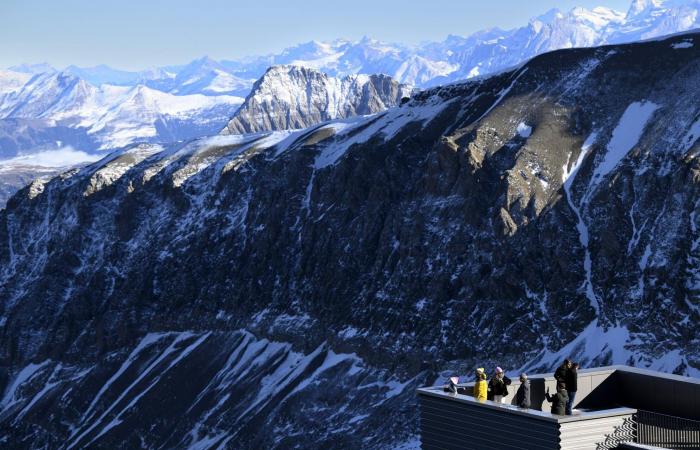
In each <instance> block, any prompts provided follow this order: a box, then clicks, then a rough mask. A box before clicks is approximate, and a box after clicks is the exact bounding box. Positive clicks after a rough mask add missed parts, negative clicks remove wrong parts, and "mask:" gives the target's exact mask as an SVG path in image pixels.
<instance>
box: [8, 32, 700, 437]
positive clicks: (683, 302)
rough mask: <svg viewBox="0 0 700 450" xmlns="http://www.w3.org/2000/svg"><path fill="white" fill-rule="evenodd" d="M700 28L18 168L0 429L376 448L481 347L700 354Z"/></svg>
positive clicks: (645, 358)
mask: <svg viewBox="0 0 700 450" xmlns="http://www.w3.org/2000/svg"><path fill="white" fill-rule="evenodd" d="M699 50H700V35H698V34H689V35H686V36H678V37H674V38H672V39H668V40H664V41H658V42H648V43H644V44H634V45H627V46H613V47H603V48H597V49H577V50H567V51H558V52H554V53H549V54H546V55H543V56H540V57H537V58H535V59H534V60H532V61H530V62H529V63H527V64H525V65H524V66H522V67H520V68H518V69H516V70H514V71H511V72H507V73H502V74H500V75H498V76H495V77H492V78H489V79H483V80H478V81H473V82H467V83H462V84H455V85H450V86H446V87H443V88H436V89H433V90H430V91H426V92H422V93H419V94H417V95H415V96H414V97H413V99H412V100H411V101H410V102H409V103H407V104H405V105H402V106H400V107H397V108H392V109H389V110H388V111H385V112H382V113H378V114H376V115H374V116H371V117H364V118H362V117H361V118H352V119H347V120H341V121H336V122H332V123H326V124H322V125H318V126H315V127H312V128H309V129H306V130H303V131H296V132H274V133H268V134H257V135H248V136H218V137H215V138H210V139H201V140H198V141H194V142H191V143H188V144H180V145H173V146H168V147H161V146H157V145H142V146H138V147H135V148H132V149H130V150H128V151H124V152H118V153H115V154H113V155H111V156H110V157H109V158H106V159H104V160H102V161H101V162H98V163H95V164H93V165H90V166H87V167H85V168H83V169H80V170H74V171H72V172H68V173H64V174H62V175H61V176H59V177H56V178H54V179H53V180H51V181H49V182H43V183H42V182H35V183H33V184H32V185H31V186H29V187H27V188H25V189H23V190H22V191H20V192H19V193H18V194H17V195H16V196H15V197H13V198H12V199H11V200H10V201H9V202H8V206H7V208H6V210H4V211H2V212H0V269H1V271H0V299H2V303H1V307H2V310H1V313H2V315H1V318H0V324H1V326H2V328H0V363H1V367H2V378H1V381H0V383H1V384H0V387H2V390H3V397H2V400H1V401H0V406H1V408H2V410H1V412H0V423H1V425H0V433H1V435H2V437H1V438H0V439H2V442H3V443H4V444H6V445H11V446H13V447H15V448H42V447H49V448H81V447H91V448H133V447H141V448H160V447H165V448H172V447H174V448H186V447H190V448H217V447H223V448H244V449H245V448H250V449H253V448H293V447H295V446H296V447H321V448H391V447H393V446H396V445H398V444H400V443H402V442H407V441H410V440H411V439H413V436H414V435H415V433H416V432H417V414H418V411H417V407H416V404H415V400H414V395H413V391H414V388H415V387H416V386H418V385H421V384H424V383H433V382H439V381H440V380H441V379H444V378H442V377H444V376H446V375H452V374H454V373H460V372H462V373H466V372H471V370H472V369H473V367H474V365H475V364H477V363H478V364H480V365H490V364H493V363H498V364H499V365H501V366H504V367H506V368H508V369H509V370H512V371H516V370H519V369H526V370H535V369H549V368H552V367H553V366H554V365H555V364H556V363H558V361H559V359H560V358H561V357H563V356H565V355H566V356H573V357H574V358H576V359H577V360H579V361H581V363H582V365H584V366H593V365H599V364H608V363H628V364H636V365H640V366H645V367H652V368H655V369H661V370H666V371H673V372H677V373H685V374H695V375H698V373H699V371H700V355H699V354H698V348H700V346H699V345H698V344H699V342H698V339H699V338H698V335H697V332H696V331H697V330H696V324H697V321H698V320H699V319H700V272H699V271H698V261H699V260H700V244H699V243H700V231H699V230H700V218H699V216H698V211H699V210H700V195H699V187H700V186H699V184H698V183H699V181H698V180H699V179H700V178H699V174H700V165H699V164H700V163H699V160H698V154H699V153H698V152H699V151H700V144H699V143H698V138H699V137H700V105H698V103H697V101H696V99H695V95H694V93H696V92H698V88H700V70H699V69H700V51H699ZM652 60H653V61H654V62H653V64H650V61H652Z"/></svg>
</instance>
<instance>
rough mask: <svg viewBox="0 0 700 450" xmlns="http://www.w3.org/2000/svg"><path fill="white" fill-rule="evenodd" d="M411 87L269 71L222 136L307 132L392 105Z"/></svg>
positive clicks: (290, 69) (377, 78) (383, 80)
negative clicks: (278, 131) (292, 130)
mask: <svg viewBox="0 0 700 450" xmlns="http://www.w3.org/2000/svg"><path fill="white" fill-rule="evenodd" d="M411 92H412V88H411V87H409V86H407V85H405V84H400V83H398V82H396V81H394V80H392V79H391V77H389V76H387V75H350V76H347V77H345V78H336V77H330V76H328V75H326V74H325V73H322V72H319V71H317V70H314V69H307V68H303V67H296V66H273V67H271V68H270V69H268V70H267V72H265V75H263V76H262V77H261V78H260V79H259V80H258V81H256V82H255V85H254V86H253V89H252V91H251V93H250V94H249V95H248V97H247V98H246V99H245V102H244V103H243V105H241V107H240V108H239V109H238V111H236V113H235V115H234V116H233V117H232V118H231V121H230V122H229V123H228V125H227V126H226V128H225V129H224V130H223V134H244V133H256V132H261V131H273V130H290V129H301V128H307V127H310V126H312V125H316V124H318V123H320V122H324V121H328V120H333V119H343V118H348V117H354V116H359V115H367V114H374V113H377V112H379V111H384V110H385V109H387V108H389V107H392V106H396V105H398V104H399V103H400V102H401V99H402V98H404V97H409V96H410V95H411Z"/></svg>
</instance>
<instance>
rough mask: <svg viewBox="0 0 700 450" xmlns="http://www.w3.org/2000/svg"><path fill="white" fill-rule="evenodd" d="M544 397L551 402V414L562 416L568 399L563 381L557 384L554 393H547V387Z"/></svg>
mask: <svg viewBox="0 0 700 450" xmlns="http://www.w3.org/2000/svg"><path fill="white" fill-rule="evenodd" d="M544 397H545V398H546V399H547V401H548V402H550V403H551V404H552V414H557V415H559V416H563V415H564V414H565V413H566V402H567V401H569V396H568V395H567V393H566V384H565V383H561V384H559V386H557V393H556V394H554V395H549V388H547V392H545V394H544Z"/></svg>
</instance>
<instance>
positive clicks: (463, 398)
mask: <svg viewBox="0 0 700 450" xmlns="http://www.w3.org/2000/svg"><path fill="white" fill-rule="evenodd" d="M418 394H420V395H425V396H429V397H436V398H442V399H446V400H450V401H455V402H460V403H467V404H470V405H473V406H476V407H481V408H488V409H492V410H497V411H501V412H507V413H509V414H517V415H521V416H526V417H530V418H534V419H537V420H544V421H547V422H553V423H567V422H581V421H584V420H593V419H601V418H605V417H615V416H625V415H631V414H634V413H636V412H637V410H636V409H634V408H611V409H603V410H598V411H582V412H580V413H578V414H575V415H572V416H559V415H554V414H550V413H548V412H544V411H539V410H537V409H524V408H518V407H517V406H515V405H510V404H506V403H496V402H492V401H490V400H484V401H479V400H475V399H474V397H472V396H471V395H462V394H454V393H451V392H444V390H443V387H442V386H434V387H424V388H419V389H418Z"/></svg>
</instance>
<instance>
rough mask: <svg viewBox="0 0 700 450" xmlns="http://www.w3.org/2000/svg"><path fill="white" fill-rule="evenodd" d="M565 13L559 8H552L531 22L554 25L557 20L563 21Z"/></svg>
mask: <svg viewBox="0 0 700 450" xmlns="http://www.w3.org/2000/svg"><path fill="white" fill-rule="evenodd" d="M563 18H564V13H562V12H561V10H560V9H559V8H552V9H550V10H549V11H547V12H546V13H544V14H540V15H539V16H537V17H535V18H533V19H530V22H541V23H552V22H554V21H555V20H557V19H563Z"/></svg>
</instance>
